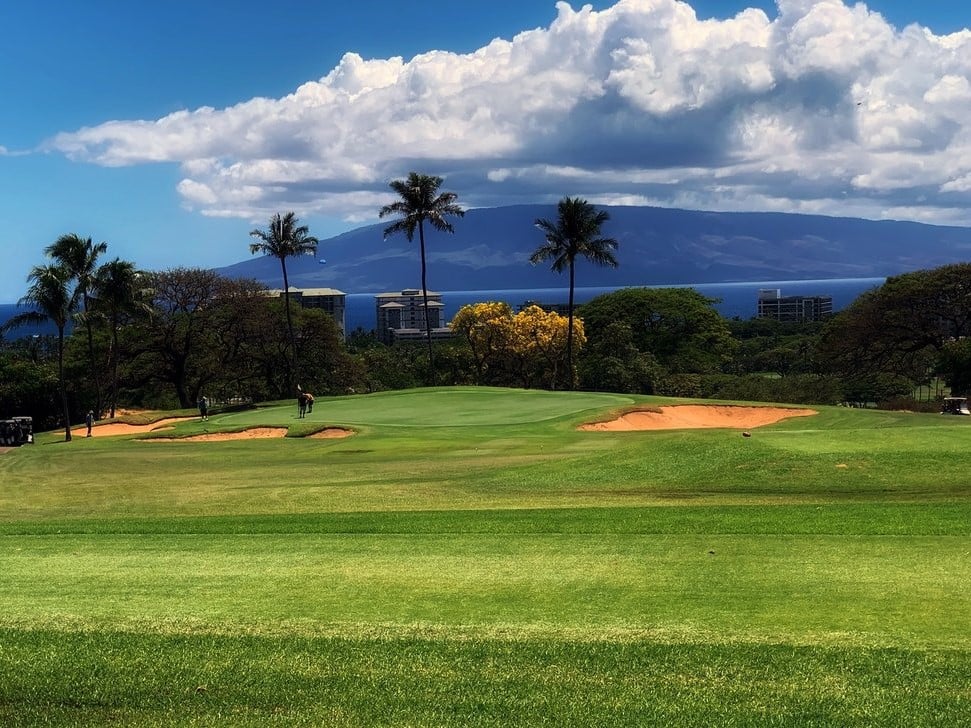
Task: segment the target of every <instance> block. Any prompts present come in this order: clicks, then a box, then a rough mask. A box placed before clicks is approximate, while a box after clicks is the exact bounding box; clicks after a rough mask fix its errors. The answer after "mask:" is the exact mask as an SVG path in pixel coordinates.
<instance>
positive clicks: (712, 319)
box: [580, 288, 735, 374]
mask: <svg viewBox="0 0 971 728" xmlns="http://www.w3.org/2000/svg"><path fill="white" fill-rule="evenodd" d="M715 302H716V301H715V300H714V299H711V298H707V297H706V296H703V295H701V294H700V293H698V292H697V291H694V290H692V289H690V288H624V289H621V290H619V291H614V292H613V293H607V294H605V295H602V296H598V297H597V298H594V299H593V300H591V301H589V302H587V303H585V304H583V305H582V306H580V315H581V316H583V320H584V324H585V327H586V331H587V337H588V338H589V340H590V348H591V349H593V350H601V349H602V348H603V347H604V345H605V340H606V339H608V338H609V337H610V336H611V335H613V334H612V333H611V332H613V331H615V330H614V329H613V328H612V324H614V323H620V324H624V325H626V326H627V327H629V330H630V337H631V338H630V342H631V344H632V345H633V346H634V347H635V348H636V349H637V351H639V352H647V353H650V354H651V355H652V356H653V357H654V359H655V360H656V361H657V364H659V365H660V366H661V367H662V368H663V370H664V371H665V372H667V373H669V374H713V373H717V372H720V371H722V369H723V368H724V367H725V366H727V365H728V363H729V362H730V361H731V359H732V355H733V353H734V349H735V342H734V340H733V339H732V337H731V333H730V331H729V329H728V323H727V322H726V321H725V319H724V318H723V317H722V316H721V315H720V314H719V313H718V311H716V310H715V308H714V304H715Z"/></svg>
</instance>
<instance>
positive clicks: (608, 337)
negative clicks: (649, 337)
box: [578, 321, 661, 394]
mask: <svg viewBox="0 0 971 728" xmlns="http://www.w3.org/2000/svg"><path fill="white" fill-rule="evenodd" d="M578 370H579V375H580V382H581V384H582V386H583V387H584V388H586V389H593V390H596V391H601V392H629V393H631V394H636V393H643V394H653V393H654V390H655V387H656V383H657V381H658V380H659V379H660V377H661V367H660V366H659V365H658V363H657V360H656V359H655V358H654V355H653V354H651V353H650V352H648V351H640V350H638V348H637V347H636V346H635V345H634V334H633V332H632V331H631V327H630V324H629V323H626V322H622V321H612V322H610V323H609V324H607V326H606V328H605V329H603V330H602V331H599V332H597V335H596V338H595V339H591V342H590V344H589V345H588V347H587V349H586V350H585V351H584V352H583V354H582V355H581V356H580V360H579V364H578Z"/></svg>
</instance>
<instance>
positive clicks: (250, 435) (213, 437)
mask: <svg viewBox="0 0 971 728" xmlns="http://www.w3.org/2000/svg"><path fill="white" fill-rule="evenodd" d="M286 434H287V428H286V427H251V428H250V429H248V430H243V431H242V432H206V433H204V434H202V435H190V436H189V437H153V438H151V439H148V440H145V442H222V441H224V440H256V439H259V438H265V437H284V436H285V435H286Z"/></svg>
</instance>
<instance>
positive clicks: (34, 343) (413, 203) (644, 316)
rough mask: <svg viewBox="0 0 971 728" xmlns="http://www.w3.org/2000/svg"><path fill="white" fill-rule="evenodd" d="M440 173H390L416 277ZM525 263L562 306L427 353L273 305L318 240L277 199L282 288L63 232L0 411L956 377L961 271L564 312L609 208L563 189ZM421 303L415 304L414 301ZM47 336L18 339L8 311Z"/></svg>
mask: <svg viewBox="0 0 971 728" xmlns="http://www.w3.org/2000/svg"><path fill="white" fill-rule="evenodd" d="M441 184H442V179H441V178H440V177H434V176H429V175H422V174H418V173H412V174H411V175H409V176H408V178H407V179H405V180H394V181H393V182H392V183H391V185H390V186H391V189H392V191H393V192H394V193H395V194H396V196H397V199H396V201H395V202H393V203H391V204H389V205H385V206H384V207H382V208H381V210H380V215H381V217H385V216H395V217H396V220H395V221H394V222H393V223H392V224H391V225H390V226H389V227H388V228H387V229H386V230H385V235H386V236H387V235H392V234H396V233H399V232H401V233H404V234H405V235H406V237H407V238H408V239H409V240H412V239H413V237H414V235H415V233H416V232H417V233H418V238H419V245H420V259H421V280H422V290H423V291H425V293H426V295H427V290H426V282H427V261H426V249H425V235H424V229H425V227H424V226H425V223H428V224H429V225H431V226H432V227H434V228H436V229H438V230H442V231H447V232H450V231H452V225H451V223H450V222H449V220H448V218H449V217H461V216H462V214H463V213H462V210H461V208H460V207H459V206H458V204H457V196H456V195H455V194H454V193H452V192H441V191H440V187H441ZM557 213H558V216H557V218H556V219H555V220H537V221H536V226H537V228H538V230H539V231H540V232H541V233H542V235H543V240H542V242H541V243H540V244H539V245H538V247H537V248H536V250H535V251H534V252H533V254H532V256H531V258H530V260H531V262H532V263H534V264H536V263H541V262H550V265H551V268H552V270H553V272H556V273H560V272H564V271H566V272H568V274H569V292H570V294H569V301H568V305H567V308H568V310H567V315H566V316H562V315H560V314H558V313H551V312H548V311H544V310H542V309H541V308H539V307H535V306H534V307H530V308H527V309H526V310H524V311H521V312H518V313H513V311H512V310H511V309H510V307H509V306H508V305H507V304H505V303H500V302H488V301H484V302H482V303H479V304H475V305H472V306H465V307H463V308H462V309H461V310H460V311H459V312H458V314H457V315H456V316H455V317H454V319H453V321H452V323H451V327H452V331H453V333H454V338H453V339H452V340H450V341H447V342H442V343H441V344H440V345H439V346H438V347H436V349H435V350H434V351H433V348H432V336H431V325H430V320H429V318H427V317H426V320H425V331H426V337H425V342H424V346H422V345H416V344H414V343H399V344H395V345H392V346H387V345H384V344H382V343H380V342H379V341H378V340H377V338H376V337H375V336H374V334H373V332H366V331H360V330H359V331H355V332H352V333H351V334H350V335H349V336H348V337H347V339H346V341H345V339H344V337H343V336H342V334H341V332H340V331H339V330H338V328H337V325H336V324H335V322H334V321H333V320H332V319H331V318H330V317H329V316H327V315H326V314H324V313H323V312H320V311H316V310H306V309H303V308H300V307H296V308H295V309H292V308H291V305H290V296H289V295H288V294H289V280H288V275H287V266H286V261H287V259H288V258H290V257H293V256H297V255H305V254H314V253H315V252H316V248H317V243H318V241H317V238H315V237H313V236H312V235H310V232H309V230H308V228H307V227H306V226H305V225H301V224H300V223H299V221H298V220H297V218H296V216H295V215H294V214H293V213H292V212H290V213H286V214H284V215H274V216H273V217H272V218H271V219H270V222H269V224H268V226H267V227H266V228H265V229H255V230H253V231H252V232H251V233H250V234H251V236H252V237H253V238H254V239H255V240H256V242H253V243H251V245H250V250H251V252H252V253H262V254H266V255H271V256H273V257H276V258H278V259H279V261H280V264H281V272H282V276H283V295H282V296H276V295H268V291H267V290H266V287H265V286H264V285H263V284H262V283H259V282H257V281H254V280H238V279H229V278H225V277H222V276H219V275H218V274H216V273H214V272H213V271H209V270H202V269H193V268H173V269H169V270H164V271H140V270H138V269H137V268H136V266H135V265H134V264H133V263H131V262H128V261H123V260H119V259H117V258H116V259H114V260H111V261H108V262H102V261H101V257H102V256H103V255H104V254H105V253H106V252H107V244H106V243H103V242H102V243H97V244H95V243H93V241H92V240H91V238H83V237H81V236H79V235H76V234H71V235H64V236H62V237H60V238H58V239H57V240H56V241H55V242H54V243H53V244H51V245H49V246H48V247H47V248H45V249H44V253H45V256H46V258H47V262H46V263H44V264H42V265H38V266H36V267H35V268H34V269H32V271H31V273H30V276H29V277H28V289H27V292H26V294H25V295H24V297H23V298H22V300H21V303H22V304H23V305H24V306H25V307H26V309H27V310H25V311H24V313H22V314H21V315H19V316H17V317H15V318H14V319H13V320H12V321H11V322H9V323H8V325H7V326H6V327H5V331H0V334H4V335H5V336H6V339H3V338H0V344H2V346H0V414H2V415H12V414H28V415H31V416H33V417H34V419H35V421H36V422H37V423H38V427H39V428H41V429H46V428H49V427H55V426H63V427H64V428H65V438H66V439H70V436H71V435H70V428H69V424H70V423H72V422H78V421H80V420H82V419H83V416H84V415H83V413H84V412H85V411H87V410H89V409H90V410H92V411H93V412H95V413H96V416H97V417H99V418H100V417H103V416H113V415H114V413H115V409H116V406H117V405H118V404H120V403H123V404H128V405H137V406H144V407H157V408H174V407H181V408H188V407H191V406H193V403H194V402H196V401H197V400H198V399H199V398H200V397H201V396H203V395H205V396H206V397H208V398H209V399H211V400H214V401H217V402H220V401H224V402H225V401H237V400H252V401H260V400H273V399H282V398H290V397H293V396H295V391H296V389H297V388H301V389H303V390H304V391H313V392H315V393H317V394H318V395H327V394H344V393H353V392H373V391H378V390H383V389H397V388H407V387H416V386H426V385H437V384H484V385H485V384H488V385H502V386H520V387H546V388H550V389H559V388H577V387H579V388H582V389H588V390H600V391H611V392H628V393H643V394H659V395H670V396H682V397H713V398H722V399H740V400H754V401H776V402H794V403H821V404H834V403H837V402H849V403H855V404H870V403H884V404H889V403H896V404H898V405H899V404H904V405H909V406H914V404H915V403H913V401H912V400H911V399H910V397H911V393H912V392H913V391H914V389H915V387H917V386H920V385H926V384H928V383H929V382H931V381H943V382H945V383H946V385H947V386H948V387H949V388H950V390H951V391H952V392H953V393H956V394H968V393H969V390H971V343H969V342H971V338H969V336H971V264H957V265H950V266H943V267H941V268H937V269H934V270H927V271H915V272H913V273H908V274H905V275H900V276H895V277H893V278H890V279H888V280H887V282H886V283H885V284H884V285H883V286H881V287H879V288H877V289H875V290H873V291H871V292H869V293H866V294H864V295H863V296H861V297H860V298H859V299H857V300H856V301H855V302H854V303H853V304H852V305H851V306H849V307H848V308H847V309H846V310H844V311H842V312H841V313H839V314H838V315H836V316H835V317H833V318H832V319H831V320H830V321H828V322H825V323H811V324H784V323H780V322H777V321H771V320H762V319H753V320H749V321H741V320H731V321H728V320H726V319H724V318H723V317H722V316H720V315H719V314H718V312H717V311H716V309H715V307H714V306H715V304H716V303H717V301H716V300H713V299H710V298H707V297H705V296H703V295H701V294H699V293H697V292H696V291H694V290H691V289H687V288H658V289H648V288H627V289H622V290H619V291H616V292H614V293H610V294H606V295H603V296H599V297H598V298H595V299H594V300H592V301H590V302H588V303H585V304H583V305H581V306H576V307H575V306H574V301H573V291H574V285H575V281H576V266H577V263H578V262H580V261H584V260H585V261H587V262H589V263H593V264H596V265H607V266H616V265H618V261H617V258H616V257H615V252H616V251H617V242H616V241H615V240H614V239H612V238H608V237H604V236H603V235H602V233H601V228H602V226H603V225H604V224H605V223H606V222H607V220H608V219H609V217H608V215H607V213H606V212H603V211H597V210H596V209H595V208H594V207H593V206H592V205H590V204H589V203H587V202H586V201H585V200H582V199H580V198H570V197H566V198H564V199H563V200H561V202H560V203H559V205H558V207H557ZM426 309H427V301H426ZM38 321H44V322H48V323H50V324H52V325H53V327H54V329H55V330H56V332H57V334H56V336H50V337H47V338H44V339H39V340H38V339H33V338H32V339H29V340H25V339H19V340H18V339H17V338H16V329H17V327H18V326H19V325H22V324H24V323H27V322H38Z"/></svg>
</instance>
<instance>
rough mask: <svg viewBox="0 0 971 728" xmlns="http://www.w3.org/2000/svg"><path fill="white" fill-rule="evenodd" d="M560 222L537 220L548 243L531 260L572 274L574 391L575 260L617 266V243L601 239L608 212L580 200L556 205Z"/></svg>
mask: <svg viewBox="0 0 971 728" xmlns="http://www.w3.org/2000/svg"><path fill="white" fill-rule="evenodd" d="M556 210H557V219H556V222H555V223H553V222H551V221H549V220H543V219H540V220H537V221H536V227H538V228H539V229H540V230H542V231H543V232H544V233H545V234H546V242H545V243H544V244H543V245H541V246H540V247H539V248H537V249H536V251H535V252H534V253H533V254H532V255H531V256H530V257H529V262H530V263H532V264H533V265H536V264H537V263H541V262H543V261H544V260H552V261H553V263H552V265H551V267H552V269H553V271H554V272H556V273H562V272H563V269H564V268H567V269H569V271H570V300H569V303H568V304H567V309H568V312H569V318H568V322H567V326H568V328H567V332H566V361H567V371H568V372H570V388H571V389H572V388H573V386H574V385H573V289H574V285H575V280H576V278H575V271H574V268H575V265H574V264H575V261H576V259H577V257H582V258H586V259H587V260H589V261H591V262H593V263H596V264H597V265H606V266H610V267H611V268H616V267H617V259H616V258H615V257H614V251H615V250H616V249H617V241H616V240H614V239H613V238H602V237H600V227H601V226H602V225H603V224H604V223H605V222H607V220H609V219H610V215H608V214H607V212H606V211H605V210H600V211H599V212H598V211H597V209H596V208H595V207H594V206H593V205H591V204H590V203H589V202H587V201H586V200H583V199H580V198H579V197H564V198H563V199H562V200H560V202H559V204H558V205H557V208H556Z"/></svg>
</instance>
